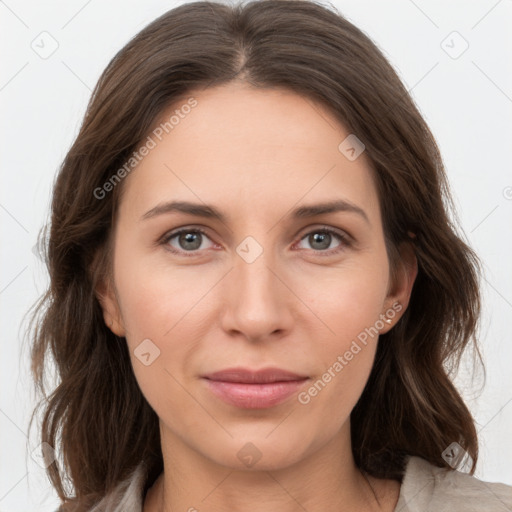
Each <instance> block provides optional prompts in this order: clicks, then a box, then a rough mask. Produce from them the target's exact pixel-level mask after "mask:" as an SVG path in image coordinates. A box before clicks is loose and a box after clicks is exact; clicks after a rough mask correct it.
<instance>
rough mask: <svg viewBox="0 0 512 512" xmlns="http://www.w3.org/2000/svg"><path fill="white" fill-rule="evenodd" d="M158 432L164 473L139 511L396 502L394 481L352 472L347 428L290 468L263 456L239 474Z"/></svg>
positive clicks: (364, 506)
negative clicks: (265, 461)
mask: <svg viewBox="0 0 512 512" xmlns="http://www.w3.org/2000/svg"><path fill="white" fill-rule="evenodd" d="M160 428H161V440H162V453H163V457H164V471H163V473H162V474H161V475H160V476H159V478H158V479H157V480H156V482H155V483H154V485H153V486H152V487H151V489H150V490H149V491H148V493H147V496H146V501H145V503H144V512H171V511H172V510H184V511H190V512H194V511H202V510H215V511H216V512H228V511H229V512H232V511H238V510H251V512H267V511H268V510H280V512H296V511H298V510H300V511H303V510H307V511H308V512H320V511H324V510H336V511H340V512H341V511H352V512H354V511H363V510H364V511H368V512H369V511H377V510H381V511H389V512H391V511H393V510H394V506H395V504H396V501H397V499H398V494H399V489H400V485H399V483H398V482H395V481H390V480H379V479H375V478H372V477H369V476H365V475H363V474H362V473H361V472H360V471H359V470H358V469H357V467H356V466H355V463H354V460H353V456H352V450H351V445H350V430H349V428H348V427H343V428H342V430H341V431H340V432H339V433H338V435H336V436H335V437H334V438H333V439H331V440H330V441H329V442H327V443H326V444H325V445H324V446H323V447H321V448H318V447H311V449H310V453H309V454H308V453H306V454H305V455H304V456H303V457H302V458H300V460H298V461H294V462H292V463H291V464H287V465H282V464H279V463H278V462H275V461H274V463H273V464H272V463H271V462H272V461H268V462H267V463H264V458H263V457H262V458H261V460H260V461H258V463H256V464H254V466H252V467H251V468H244V469H240V468H239V467H238V468H236V467H229V466H228V465H223V464H219V463H218V462H215V461H213V460H212V459H210V458H206V457H205V456H204V455H202V454H200V453H198V452H197V451H196V450H193V449H191V448H190V446H188V445H185V444H183V443H181V442H180V440H179V438H177V437H176V436H174V435H173V434H172V433H171V432H170V431H169V430H167V429H166V428H165V427H163V426H162V425H161V427H160ZM257 468H259V469H257Z"/></svg>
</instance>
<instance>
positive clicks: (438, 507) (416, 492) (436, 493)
mask: <svg viewBox="0 0 512 512" xmlns="http://www.w3.org/2000/svg"><path fill="white" fill-rule="evenodd" d="M430 511H432V512H483V511H485V512H511V511H512V486H509V485H505V484H502V483H493V482H484V481H482V480H479V479H478V478H476V477H474V476H471V475H468V474H467V473H461V472H459V471H456V470H450V469H446V468H439V467H437V466H434V465H433V464H431V463H430V462H428V461H426V460H425V459H422V458H420V457H409V458H408V461H407V465H406V468H405V473H404V477H403V480H402V486H401V488H400V496H399V499H398V503H397V505H396V507H395V510H394V512H430Z"/></svg>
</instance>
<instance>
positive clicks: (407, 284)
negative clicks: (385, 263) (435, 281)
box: [380, 242, 418, 334]
mask: <svg viewBox="0 0 512 512" xmlns="http://www.w3.org/2000/svg"><path fill="white" fill-rule="evenodd" d="M398 253H399V255H398V262H397V265H396V267H397V268H396V269H395V272H393V273H392V275H391V282H390V286H389V289H388V294H387V296H386V300H385V301H384V311H383V312H382V313H383V315H384V316H385V317H387V319H388V320H387V321H386V322H385V326H384V328H383V329H381V331H380V334H385V333H386V332H388V331H390V330H391V329H392V328H393V326H394V325H396V323H397V322H398V320H399V319H400V318H401V317H402V315H403V314H404V313H405V311H406V309H407V306H408V305H409V300H410V298H411V292H412V287H413V285H414V281H415V280H416V276H417V275H418V260H417V259H416V254H415V252H414V248H413V245H412V244H411V243H410V242H402V244H400V246H399V247H398ZM386 312H388V314H386ZM389 320H391V321H389Z"/></svg>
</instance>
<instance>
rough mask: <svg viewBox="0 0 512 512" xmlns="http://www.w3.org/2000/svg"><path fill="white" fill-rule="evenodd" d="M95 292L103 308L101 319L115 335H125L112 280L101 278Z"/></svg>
mask: <svg viewBox="0 0 512 512" xmlns="http://www.w3.org/2000/svg"><path fill="white" fill-rule="evenodd" d="M95 293H96V297H97V298H98V301H99V303H100V305H101V309H102V310H103V320H104V321H105V324H106V326H107V327H108V328H109V329H110V330H111V331H112V332H113V333H114V334H115V335H116V336H119V337H125V336H126V330H125V327H124V322H123V319H122V317H121V309H120V307H119V301H118V299H117V296H116V293H115V289H114V285H113V283H112V280H111V279H110V278H104V279H102V280H101V281H100V282H99V283H98V285H97V286H96V289H95Z"/></svg>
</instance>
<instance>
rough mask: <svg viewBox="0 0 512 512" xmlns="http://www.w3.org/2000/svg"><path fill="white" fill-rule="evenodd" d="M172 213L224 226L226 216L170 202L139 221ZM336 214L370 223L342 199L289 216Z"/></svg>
mask: <svg viewBox="0 0 512 512" xmlns="http://www.w3.org/2000/svg"><path fill="white" fill-rule="evenodd" d="M173 212H180V213H186V214H188V215H195V216H197V217H204V218H207V219H216V220H218V221H220V222H222V223H224V224H225V223H226V221H227V216H226V215H225V214H224V213H222V212H221V211H220V210H219V209H217V208H216V207H215V206H212V205H207V204H199V203H191V202H188V201H170V202H166V203H161V204H158V205H156V206H155V207H154V208H151V210H148V211H147V212H146V213H145V214H144V215H142V217H141V220H146V219H151V218H153V217H156V216H159V215H163V214H167V213H173ZM336 212H349V213H355V214H357V215H359V216H360V217H362V218H363V219H364V220H365V221H366V222H367V223H368V224H369V223H370V221H369V219H368V216H367V215H366V212H365V211H364V210H363V209H362V208H360V207H359V206H357V205H355V204H353V203H351V202H349V201H346V200H344V199H336V200H333V201H327V202H323V203H317V204H312V205H307V206H300V207H299V208H296V209H295V210H293V211H292V212H291V214H290V215H289V216H291V217H292V218H295V219H304V218H309V217H315V216H317V215H323V214H326V213H336Z"/></svg>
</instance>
